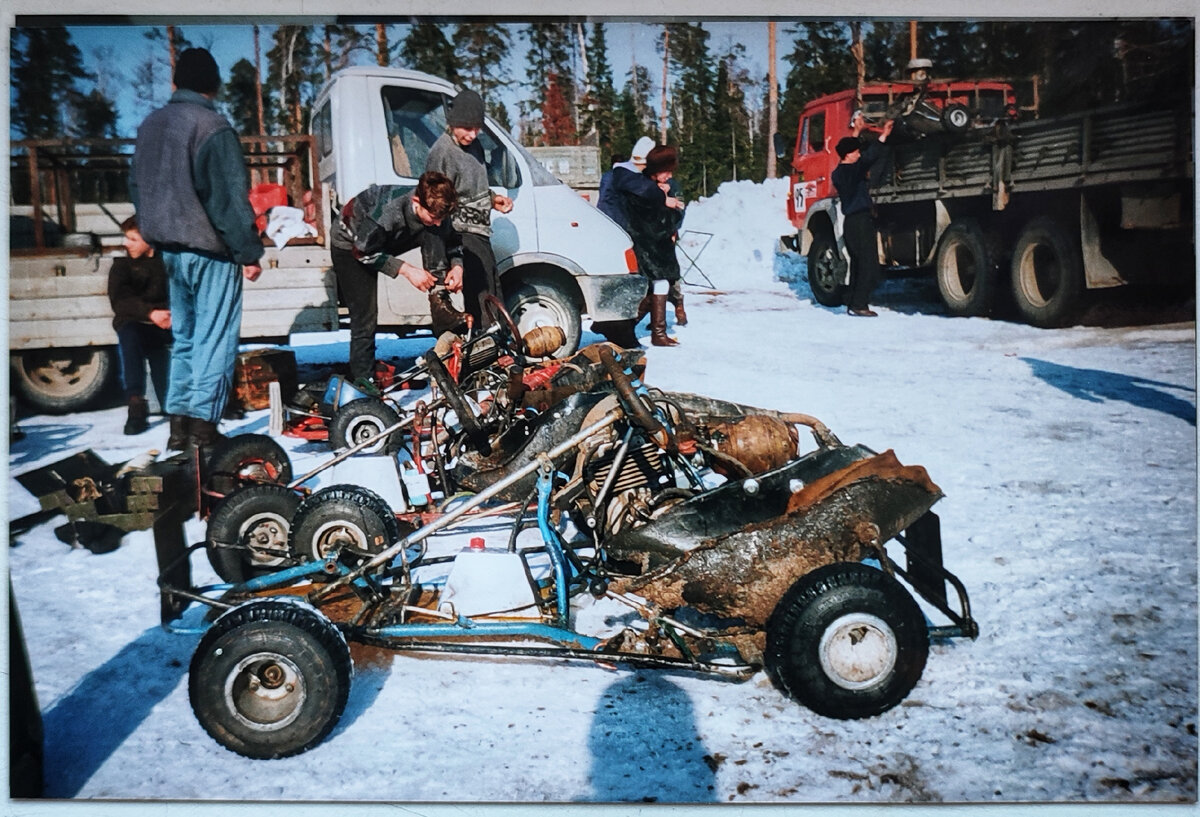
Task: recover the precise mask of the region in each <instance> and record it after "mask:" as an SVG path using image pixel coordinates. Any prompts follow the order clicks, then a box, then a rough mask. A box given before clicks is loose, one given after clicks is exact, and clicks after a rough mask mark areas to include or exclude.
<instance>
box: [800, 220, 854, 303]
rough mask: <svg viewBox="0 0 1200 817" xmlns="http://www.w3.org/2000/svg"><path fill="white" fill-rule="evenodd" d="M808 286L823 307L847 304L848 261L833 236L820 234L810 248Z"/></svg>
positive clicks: (815, 237) (814, 237)
mask: <svg viewBox="0 0 1200 817" xmlns="http://www.w3.org/2000/svg"><path fill="white" fill-rule="evenodd" d="M808 286H809V288H810V289H811V290H812V294H813V298H814V299H816V302H817V303H819V304H820V305H821V306H842V305H843V304H845V303H846V260H845V259H844V258H842V254H841V252H840V251H839V250H838V246H837V242H836V241H834V240H833V236H830V235H827V234H825V233H823V232H818V233H817V234H816V235H814V236H813V242H812V245H811V246H810V247H809V248H808Z"/></svg>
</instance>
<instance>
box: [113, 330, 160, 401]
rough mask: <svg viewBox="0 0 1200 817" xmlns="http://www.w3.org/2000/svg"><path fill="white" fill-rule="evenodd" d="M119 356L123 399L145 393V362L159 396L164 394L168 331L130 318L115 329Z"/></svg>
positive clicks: (141, 395)
mask: <svg viewBox="0 0 1200 817" xmlns="http://www.w3.org/2000/svg"><path fill="white" fill-rule="evenodd" d="M117 348H118V350H119V351H120V359H121V385H122V386H123V387H124V389H125V399H126V400H128V399H129V398H130V397H145V396H146V363H147V362H148V363H149V364H150V376H151V377H152V378H154V387H155V391H157V392H158V394H159V396H160V397H161V396H162V395H165V394H166V393H167V388H166V387H167V378H166V377H164V376H163V375H164V374H166V369H167V366H168V361H169V357H170V350H171V330H170V329H160V328H158V327H157V326H155V325H154V324H152V323H138V322H137V321H130V322H129V323H126V324H123V325H122V326H121V328H120V329H118V330H117Z"/></svg>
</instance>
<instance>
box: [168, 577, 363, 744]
mask: <svg viewBox="0 0 1200 817" xmlns="http://www.w3.org/2000/svg"><path fill="white" fill-rule="evenodd" d="M352 674H353V665H352V664H351V662H350V648H349V646H347V644H346V639H345V638H344V637H343V636H342V634H341V632H340V631H339V630H338V628H337V627H336V626H335V625H334V624H333V622H331V621H330V620H329V619H327V618H326V617H325V616H323V615H321V613H319V612H317V611H316V610H315V609H313V608H312V607H310V606H308V605H306V604H304V603H302V602H297V601H290V600H284V599H263V600H258V601H251V602H247V603H246V604H243V605H240V606H238V607H235V608H234V609H232V610H230V611H229V612H228V613H225V614H224V615H222V616H221V617H220V618H218V619H217V620H216V622H214V623H213V626H212V627H210V628H209V630H208V632H206V633H205V634H204V637H203V638H201V639H200V644H199V646H197V647H196V652H195V654H194V655H193V656H192V661H191V665H190V667H189V669H188V700H189V702H190V703H191V705H192V711H193V712H194V713H195V714H196V719H197V720H198V721H200V725H201V726H203V727H204V731H206V732H208V734H209V735H210V736H212V738H213V740H215V741H216V742H217V743H219V744H221V745H222V746H224V747H225V748H226V749H229V750H230V751H233V752H237V753H238V754H239V755H243V756H245V757H250V758H277V757H289V756H291V755H298V754H300V753H301V752H305V751H307V750H309V749H311V748H312V747H314V746H316V745H317V744H318V743H320V742H321V741H322V740H324V739H325V737H326V736H327V735H328V734H329V733H330V732H331V731H333V727H334V726H336V725H337V722H338V720H339V719H340V718H341V716H342V712H344V711H345V709H346V700H347V699H348V697H349V694H350V678H351V676H352Z"/></svg>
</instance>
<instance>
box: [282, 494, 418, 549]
mask: <svg viewBox="0 0 1200 817" xmlns="http://www.w3.org/2000/svg"><path fill="white" fill-rule="evenodd" d="M399 540H400V524H399V522H398V521H397V520H396V515H395V514H394V513H392V509H391V508H389V507H388V504H387V502H386V501H385V500H384V499H383V497H381V496H379V494H377V493H375V492H374V491H371V490H369V489H367V488H362V487H360V486H357V485H331V486H329V487H328V488H323V489H321V490H320V491H317V492H316V493H315V494H313V495H312V496H310V497H308V498H307V499H305V500H304V501H303V502H301V503H300V507H299V508H298V509H297V510H296V515H295V517H294V518H293V520H292V529H291V534H290V536H289V537H288V549H289V550H290V551H291V552H292V554H293V555H294V556H295V557H297V558H299V559H302V560H304V561H321V560H324V559H326V558H328V557H329V555H330V554H331V553H333V552H334V551H335V550H340V551H341V553H342V556H343V558H346V557H349V561H350V562H351V563H352V564H353V563H356V562H359V561H361V560H362V559H365V558H367V557H369V556H373V555H375V554H376V553H379V552H380V551H383V550H385V549H386V548H388V547H389V546H390V545H392V544H393V543H394V542H397V541H399Z"/></svg>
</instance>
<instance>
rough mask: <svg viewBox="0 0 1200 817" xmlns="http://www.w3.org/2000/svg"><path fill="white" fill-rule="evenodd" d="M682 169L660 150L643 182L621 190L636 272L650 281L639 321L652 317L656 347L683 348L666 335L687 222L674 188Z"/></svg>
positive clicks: (666, 149)
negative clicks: (678, 240)
mask: <svg viewBox="0 0 1200 817" xmlns="http://www.w3.org/2000/svg"><path fill="white" fill-rule="evenodd" d="M678 164H679V154H678V152H677V151H676V149H675V148H674V147H671V146H669V145H660V146H656V147H654V148H653V149H651V150H650V151H648V152H647V154H646V166H645V169H644V170H643V171H642V172H641V173H640V174H638V175H640V176H641V179H642V183H640V184H632V183H630V184H626V185H625V186H624V187H623V188H622V190H623V193H624V196H625V212H626V213H627V214H628V216H629V228H628V231H629V237H630V238H631V239H632V240H633V252H634V254H635V255H636V256H637V262H638V271H640V272H641V273H642V274H643V275H645V276H646V278H648V279H649V282H650V288H649V291H648V292H647V293H646V297H645V298H643V299H642V304H641V305H640V306H639V308H638V318H637V319H636V320H641V317H642V315H644V314H645V313H646V312H649V313H650V343H651V345H653V346H678V345H679V341H677V340H675V339H674V338H672V337H671V336H670V335H668V334H667V299H668V295H669V292H670V288H671V284H672V282H675V281H678V280H679V278H680V271H679V259H678V257H677V256H676V255H675V235H676V233H677V231H678V230H679V224H680V222H681V221H682V220H683V208H684V204H683V201H682V200H681V199H680V198H679V197H678V196H676V195H672V192H673V189H672V187H671V181H672V176H673V174H674V172H675V168H676V167H677V166H678ZM635 322H636V321H635Z"/></svg>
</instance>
